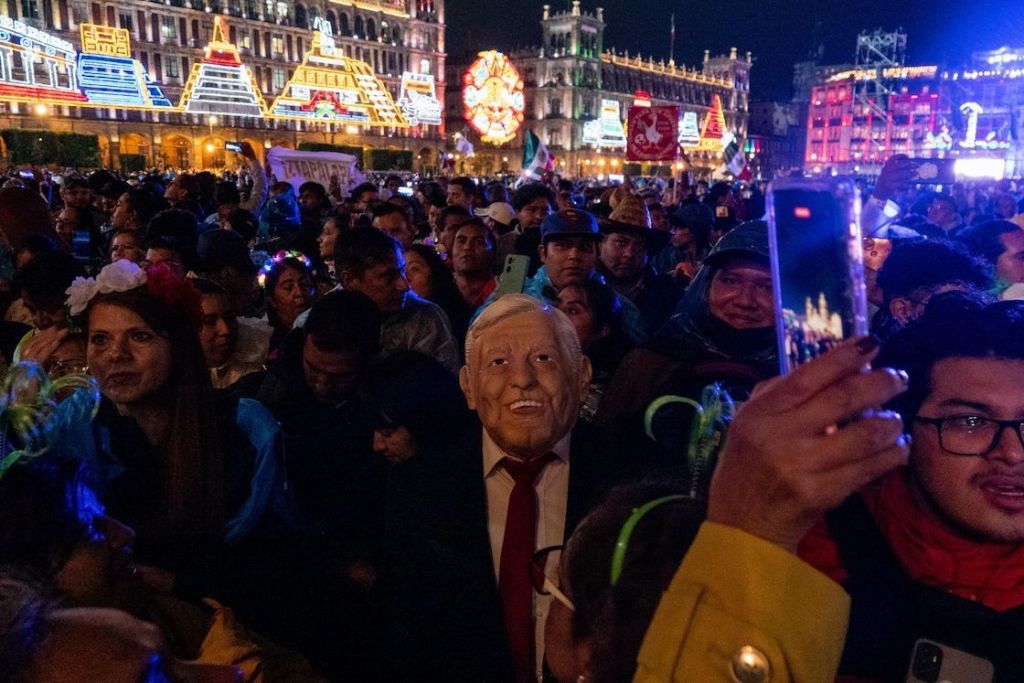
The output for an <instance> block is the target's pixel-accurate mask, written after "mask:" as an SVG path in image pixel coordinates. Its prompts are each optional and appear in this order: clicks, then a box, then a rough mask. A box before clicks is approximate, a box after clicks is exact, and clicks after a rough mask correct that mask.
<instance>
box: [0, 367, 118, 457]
mask: <svg viewBox="0 0 1024 683" xmlns="http://www.w3.org/2000/svg"><path fill="white" fill-rule="evenodd" d="M99 406H100V391H99V387H98V386H97V385H96V380H95V379H93V378H92V377H90V376H88V375H85V374H77V373H76V374H67V375H64V376H63V377H61V378H59V379H56V380H53V381H50V378H49V377H48V376H47V374H46V373H45V372H44V371H43V369H42V368H41V367H40V366H39V365H37V364H35V363H30V362H21V363H18V364H16V365H14V366H12V367H11V368H10V369H9V370H8V371H7V373H6V374H5V375H4V376H3V380H2V382H0V449H2V450H0V453H2V456H0V477H3V475H4V474H5V473H6V472H7V470H9V469H10V468H11V467H12V466H13V465H14V464H15V463H17V462H18V461H19V460H22V459H26V458H34V457H36V456H39V455H42V454H43V453H45V452H46V451H47V449H48V448H49V447H50V446H51V445H52V444H54V443H57V442H59V441H61V440H65V439H68V437H70V436H81V429H80V428H81V427H82V426H83V425H84V426H87V425H88V424H89V422H91V421H92V419H93V418H94V417H95V416H96V412H97V411H98V410H99ZM11 436H14V437H16V438H17V440H18V443H19V445H20V447H19V448H13V449H11V450H9V451H8V448H10V447H11V443H10V441H8V439H9V437H11Z"/></svg>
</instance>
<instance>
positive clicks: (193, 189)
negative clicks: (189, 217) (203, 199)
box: [174, 173, 199, 199]
mask: <svg viewBox="0 0 1024 683" xmlns="http://www.w3.org/2000/svg"><path fill="white" fill-rule="evenodd" d="M174 179H175V180H177V181H178V185H179V187H181V189H183V190H185V191H186V192H188V198H189V199H198V198H199V179H198V178H196V176H194V175H192V174H191V173H179V174H178V175H177V176H175V178H174Z"/></svg>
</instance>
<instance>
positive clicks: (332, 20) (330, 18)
mask: <svg viewBox="0 0 1024 683" xmlns="http://www.w3.org/2000/svg"><path fill="white" fill-rule="evenodd" d="M327 23H328V24H330V25H331V33H334V34H335V35H337V33H338V18H337V17H336V16H334V10H327Z"/></svg>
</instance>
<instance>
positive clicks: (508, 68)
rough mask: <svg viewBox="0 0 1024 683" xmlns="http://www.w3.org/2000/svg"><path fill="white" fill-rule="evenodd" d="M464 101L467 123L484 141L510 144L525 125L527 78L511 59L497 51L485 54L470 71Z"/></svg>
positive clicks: (463, 78) (464, 78) (463, 90)
mask: <svg viewBox="0 0 1024 683" xmlns="http://www.w3.org/2000/svg"><path fill="white" fill-rule="evenodd" d="M462 100H463V103H464V104H465V107H466V109H465V117H466V120H467V121H468V122H469V124H470V125H471V126H473V128H474V129H475V130H476V131H477V132H478V133H480V139H481V140H482V141H483V142H491V143H494V144H496V145H500V144H502V143H505V142H508V141H509V140H511V139H512V138H514V137H515V135H516V131H518V130H519V126H521V125H522V123H523V111H524V109H525V108H526V102H525V99H524V96H523V79H522V78H520V76H519V72H518V71H516V68H515V67H514V66H512V62H510V61H508V57H506V56H505V55H503V54H502V53H500V52H496V51H495V50H489V51H487V52H481V53H480V56H479V58H478V59H477V60H476V61H475V62H473V64H472V65H471V66H470V67H469V69H467V70H466V73H465V75H464V76H463V77H462Z"/></svg>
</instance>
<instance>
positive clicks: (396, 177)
mask: <svg viewBox="0 0 1024 683" xmlns="http://www.w3.org/2000/svg"><path fill="white" fill-rule="evenodd" d="M392 180H397V181H398V183H399V184H403V180H402V176H400V175H395V174H394V173H392V174H391V175H389V176H388V177H387V178H385V179H384V184H385V185H387V184H388V183H390V182H391V181H392Z"/></svg>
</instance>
